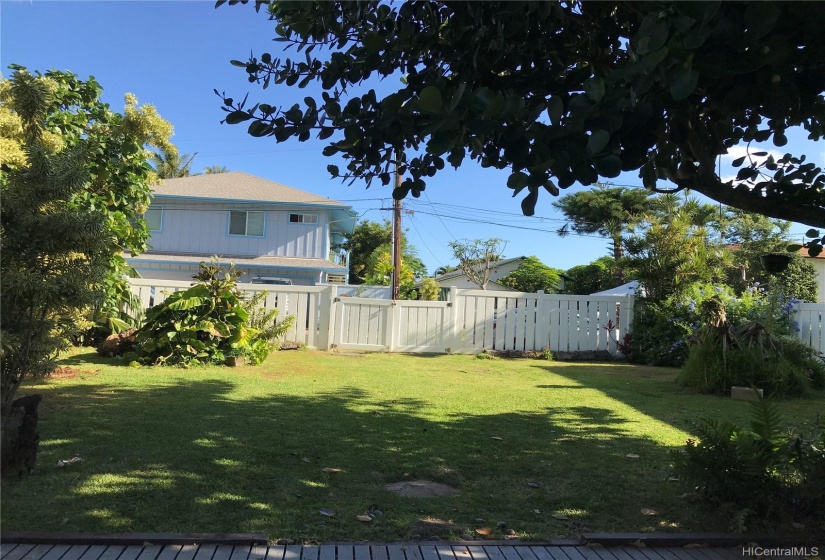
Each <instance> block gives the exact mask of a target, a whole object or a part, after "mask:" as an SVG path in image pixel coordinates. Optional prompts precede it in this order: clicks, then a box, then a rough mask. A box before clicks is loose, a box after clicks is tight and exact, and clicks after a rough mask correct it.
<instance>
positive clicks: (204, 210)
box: [149, 197, 329, 259]
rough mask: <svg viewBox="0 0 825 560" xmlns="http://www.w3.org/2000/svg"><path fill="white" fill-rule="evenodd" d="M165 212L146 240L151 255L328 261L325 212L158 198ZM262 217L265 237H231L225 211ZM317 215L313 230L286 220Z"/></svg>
mask: <svg viewBox="0 0 825 560" xmlns="http://www.w3.org/2000/svg"><path fill="white" fill-rule="evenodd" d="M152 207H162V208H163V223H162V228H161V231H158V232H153V233H152V237H151V239H150V240H149V244H150V246H151V248H152V249H151V250H152V251H157V252H170V253H180V254H186V253H190V254H207V255H208V254H220V255H238V256H272V257H305V258H322V259H323V258H326V257H327V255H326V251H327V243H328V242H327V239H328V233H327V227H328V220H329V218H328V212H329V211H328V210H327V209H325V208H313V207H307V206H295V207H293V206H289V207H284V206H278V205H269V204H231V203H208V202H199V201H194V200H181V199H163V198H160V197H159V198H157V199H156V200H155V201H154V203H153V205H152ZM230 210H246V211H265V212H266V213H267V216H266V226H265V229H264V237H240V236H230V235H229V211H230ZM291 213H303V214H316V215H318V223H317V224H293V223H289V214H291Z"/></svg>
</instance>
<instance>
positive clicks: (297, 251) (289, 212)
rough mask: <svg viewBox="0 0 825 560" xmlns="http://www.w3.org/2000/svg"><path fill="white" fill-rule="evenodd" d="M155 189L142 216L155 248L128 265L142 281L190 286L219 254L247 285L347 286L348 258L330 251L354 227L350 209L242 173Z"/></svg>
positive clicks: (187, 180) (176, 182)
mask: <svg viewBox="0 0 825 560" xmlns="http://www.w3.org/2000/svg"><path fill="white" fill-rule="evenodd" d="M153 190H154V194H153V198H152V204H151V206H150V207H149V209H148V210H147V211H146V213H145V214H144V218H145V219H146V221H147V223H148V225H149V229H150V230H151V232H152V236H151V239H150V240H149V245H150V246H151V249H149V250H148V251H147V252H146V253H143V254H141V255H137V256H134V257H131V256H127V258H126V260H127V261H128V262H129V264H130V265H131V266H132V267H134V268H135V270H137V272H138V274H140V276H141V277H143V278H157V279H164V280H190V279H191V278H192V276H193V275H194V274H195V273H196V272H197V271H198V263H200V262H201V261H204V260H205V261H209V259H210V257H211V256H212V255H217V256H218V257H219V262H220V263H221V265H228V264H229V263H230V262H231V263H234V264H235V266H236V268H237V269H238V270H239V271H241V272H242V273H243V274H242V276H241V281H242V282H248V281H250V280H252V279H254V278H256V277H265V278H273V277H274V278H282V279H288V280H289V281H291V282H292V283H293V284H297V285H314V284H319V283H326V282H345V281H346V276H347V270H348V269H347V263H346V258H345V257H344V256H343V255H338V254H334V253H333V251H332V250H331V249H332V247H333V246H334V245H335V244H336V243H339V242H340V241H342V239H343V235H344V234H348V233H352V231H353V229H354V228H355V221H356V218H357V213H356V212H355V211H354V210H353V209H352V207H351V206H348V205H346V204H344V203H342V202H337V201H335V200H330V199H328V198H324V197H321V196H317V195H314V194H311V193H308V192H305V191H301V190H298V189H294V188H291V187H287V186H284V185H281V184H279V183H275V182H272V181H268V180H266V179H261V178H259V177H254V176H252V175H249V174H247V173H241V172H230V173H216V174H212V175H196V176H191V177H182V178H180V179H167V180H165V181H163V182H162V183H161V184H160V185H157V186H156V187H154V189H153Z"/></svg>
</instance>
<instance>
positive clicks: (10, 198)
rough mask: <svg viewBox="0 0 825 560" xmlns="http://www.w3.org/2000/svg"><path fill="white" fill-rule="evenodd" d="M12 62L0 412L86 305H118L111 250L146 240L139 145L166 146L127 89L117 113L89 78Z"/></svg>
mask: <svg viewBox="0 0 825 560" xmlns="http://www.w3.org/2000/svg"><path fill="white" fill-rule="evenodd" d="M11 69H12V75H11V78H10V79H8V80H0V125H2V126H0V142H2V147H3V149H2V150H0V221H2V227H1V228H0V231H2V236H1V237H0V262H1V263H2V278H3V282H2V298H1V301H2V303H1V305H2V310H1V314H2V317H3V324H2V330H0V343H1V344H0V357H2V377H1V378H0V381H2V386H0V392H1V393H2V415H3V416H5V415H6V414H7V413H8V410H9V406H10V404H11V402H12V401H13V399H14V395H15V392H16V390H17V387H18V386H19V385H20V382H21V381H22V380H23V378H24V377H26V376H29V375H40V374H46V373H49V372H50V371H51V370H52V369H53V365H54V364H53V361H52V360H53V358H54V357H55V354H56V352H57V351H58V350H60V349H63V348H65V347H66V346H67V345H68V338H69V336H71V335H72V334H76V333H77V332H78V331H79V330H82V328H83V327H84V324H85V326H91V322H90V321H89V319H90V318H91V319H95V318H96V317H94V315H93V313H94V311H98V312H103V313H108V314H111V313H117V311H118V309H117V307H116V305H115V302H117V300H118V299H119V298H120V299H122V298H123V297H124V294H129V293H130V292H129V288H128V285H127V284H126V282H125V281H124V276H125V274H126V272H127V271H128V266H127V265H126V261H125V260H124V258H123V256H122V253H123V252H124V251H130V252H135V253H136V252H140V251H142V250H144V248H145V247H146V241H147V239H148V237H149V230H148V228H147V227H146V224H145V222H144V220H143V219H142V217H141V216H142V213H143V212H144V211H145V210H146V208H147V207H148V206H149V195H150V192H151V191H150V184H151V183H152V182H153V181H154V180H155V179H156V177H155V175H154V174H153V173H152V168H151V167H150V166H149V165H148V164H147V159H148V157H149V152H148V150H146V149H145V146H147V145H150V146H153V147H155V148H158V149H162V150H170V149H172V146H171V144H170V143H169V137H170V136H171V134H172V127H171V125H170V124H169V123H168V122H166V121H165V120H163V119H162V118H161V117H160V116H159V115H158V114H157V112H156V111H155V109H154V107H152V106H150V105H144V106H138V105H137V99H135V97H134V96H133V95H129V94H127V95H126V106H125V109H124V111H123V113H122V114H121V113H116V112H114V111H112V110H111V109H110V108H109V105H107V104H105V103H103V101H101V99H100V96H101V93H102V89H101V87H100V84H98V83H97V82H96V81H95V80H94V78H89V79H87V80H81V79H79V78H78V77H77V76H76V75H74V74H71V73H69V72H60V71H49V72H46V73H45V74H40V73H36V74H31V73H30V72H28V71H27V70H26V69H25V68H23V67H21V66H11ZM90 315H91V317H90Z"/></svg>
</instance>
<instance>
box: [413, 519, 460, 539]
mask: <svg viewBox="0 0 825 560" xmlns="http://www.w3.org/2000/svg"><path fill="white" fill-rule="evenodd" d="M467 532H468V530H467V528H466V527H462V526H460V525H456V524H454V523H450V522H448V521H443V520H441V519H436V518H433V517H426V518H424V519H419V520H418V521H415V522H414V523H412V524H411V525H410V526H409V528H408V529H407V537H408V538H411V539H424V540H428V539H433V538H438V539H445V538H448V537H450V536H452V535H459V534H462V533H467Z"/></svg>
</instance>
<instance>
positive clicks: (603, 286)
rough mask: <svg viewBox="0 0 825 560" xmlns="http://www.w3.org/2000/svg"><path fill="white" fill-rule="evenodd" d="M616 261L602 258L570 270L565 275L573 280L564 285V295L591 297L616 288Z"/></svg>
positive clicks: (610, 258) (611, 258)
mask: <svg viewBox="0 0 825 560" xmlns="http://www.w3.org/2000/svg"><path fill="white" fill-rule="evenodd" d="M615 268H616V261H615V260H614V259H613V257H600V258H598V259H596V260H595V261H593V262H591V263H590V264H581V265H578V266H574V267H572V268H570V269H569V270H568V271H567V272H566V273H565V274H567V276H569V277H570V278H571V280H567V281H566V282H565V283H564V293H565V294H573V295H590V294H595V293H596V292H601V291H603V290H609V289H610V288H613V287H615V286H616V273H615Z"/></svg>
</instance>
